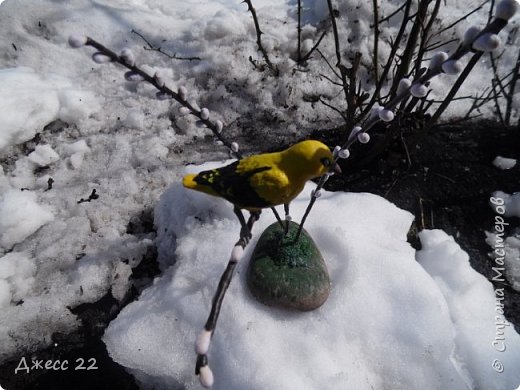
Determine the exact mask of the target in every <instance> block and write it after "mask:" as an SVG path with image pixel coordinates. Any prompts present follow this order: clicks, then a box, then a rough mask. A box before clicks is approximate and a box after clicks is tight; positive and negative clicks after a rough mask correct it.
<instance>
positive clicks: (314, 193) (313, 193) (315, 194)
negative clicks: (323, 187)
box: [311, 190, 321, 198]
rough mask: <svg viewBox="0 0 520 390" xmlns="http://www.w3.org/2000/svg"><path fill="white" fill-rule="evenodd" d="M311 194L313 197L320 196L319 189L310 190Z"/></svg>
mask: <svg viewBox="0 0 520 390" xmlns="http://www.w3.org/2000/svg"><path fill="white" fill-rule="evenodd" d="M311 196H312V197H313V198H319V197H320V196H321V191H320V190H317V191H316V190H312V192H311Z"/></svg>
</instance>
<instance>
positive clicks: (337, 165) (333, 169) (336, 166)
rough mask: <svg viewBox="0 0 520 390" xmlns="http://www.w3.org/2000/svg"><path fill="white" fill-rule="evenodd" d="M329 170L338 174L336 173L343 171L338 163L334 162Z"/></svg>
mask: <svg viewBox="0 0 520 390" xmlns="http://www.w3.org/2000/svg"><path fill="white" fill-rule="evenodd" d="M331 171H332V172H334V173H336V174H338V175H341V174H342V173H343V172H342V171H341V168H340V167H339V164H338V163H334V165H333V166H332V168H331Z"/></svg>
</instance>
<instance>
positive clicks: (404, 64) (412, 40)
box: [390, 0, 429, 98]
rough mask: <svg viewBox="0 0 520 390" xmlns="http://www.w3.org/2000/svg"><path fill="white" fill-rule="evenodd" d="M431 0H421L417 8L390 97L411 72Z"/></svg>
mask: <svg viewBox="0 0 520 390" xmlns="http://www.w3.org/2000/svg"><path fill="white" fill-rule="evenodd" d="M428 5H429V0H420V1H419V8H418V10H417V15H416V16H415V20H414V22H413V25H412V30H411V31H410V34H409V36H408V40H407V41H406V47H405V49H404V51H403V54H401V56H400V57H401V63H400V64H399V66H398V67H397V70H396V72H395V75H394V82H393V83H392V87H391V88H390V98H393V97H394V96H395V94H396V92H397V85H398V84H399V81H401V79H402V78H403V77H405V76H406V75H407V74H408V72H409V67H410V63H411V62H412V57H413V53H414V51H415V48H416V46H417V41H418V39H419V34H420V33H421V29H422V25H423V22H424V20H425V18H426V13H427V12H428Z"/></svg>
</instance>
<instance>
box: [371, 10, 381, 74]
mask: <svg viewBox="0 0 520 390" xmlns="http://www.w3.org/2000/svg"><path fill="white" fill-rule="evenodd" d="M372 8H373V9H374V53H373V57H374V58H373V59H374V80H376V81H377V79H378V73H379V61H378V57H379V20H378V19H379V12H378V8H377V0H372Z"/></svg>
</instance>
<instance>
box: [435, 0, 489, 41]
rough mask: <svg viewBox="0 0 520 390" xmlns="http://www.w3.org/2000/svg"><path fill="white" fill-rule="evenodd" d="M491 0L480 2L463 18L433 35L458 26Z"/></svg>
mask: <svg viewBox="0 0 520 390" xmlns="http://www.w3.org/2000/svg"><path fill="white" fill-rule="evenodd" d="M489 1H490V0H485V1H484V2H483V3H482V4H480V5H479V6H478V7H477V8H475V9H474V10H472V11H470V12H468V13H467V14H466V15H464V16H462V17H461V18H459V19H457V20H456V21H454V22H453V23H451V24H450V25H448V26H446V27H444V28H442V29H440V30H439V31H437V32H436V33H435V34H433V35H432V38H433V37H436V36H438V35H440V34H442V33H443V32H444V31H447V30H449V29H450V28H452V27H454V26H456V25H457V24H459V23H460V22H462V21H463V20H466V19H467V18H468V17H470V16H471V15H473V14H474V13H475V12H478V11H480V10H481V9H482V7H484V6H485V5H486V4H487V3H488V2H489Z"/></svg>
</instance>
